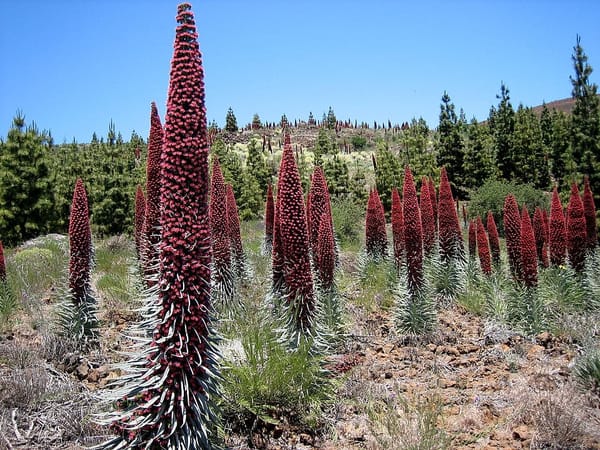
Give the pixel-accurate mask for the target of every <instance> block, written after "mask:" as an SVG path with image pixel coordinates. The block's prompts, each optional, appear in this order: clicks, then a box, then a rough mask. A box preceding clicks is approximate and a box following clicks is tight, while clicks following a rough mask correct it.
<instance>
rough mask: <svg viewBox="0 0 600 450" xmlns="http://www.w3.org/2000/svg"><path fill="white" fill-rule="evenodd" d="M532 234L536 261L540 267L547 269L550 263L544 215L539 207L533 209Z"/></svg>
mask: <svg viewBox="0 0 600 450" xmlns="http://www.w3.org/2000/svg"><path fill="white" fill-rule="evenodd" d="M533 234H534V236H535V248H536V251H537V257H538V261H539V263H540V264H541V265H542V267H548V266H549V265H550V261H548V250H547V245H546V244H547V242H546V230H545V227H544V215H543V213H542V210H541V208H539V207H537V208H535V213H534V214H533Z"/></svg>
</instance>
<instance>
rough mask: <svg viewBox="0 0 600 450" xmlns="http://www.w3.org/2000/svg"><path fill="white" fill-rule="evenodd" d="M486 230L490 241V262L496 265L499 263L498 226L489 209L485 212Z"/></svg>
mask: <svg viewBox="0 0 600 450" xmlns="http://www.w3.org/2000/svg"><path fill="white" fill-rule="evenodd" d="M486 224H487V232H488V238H489V241H490V251H491V253H492V262H493V263H494V265H496V266H498V265H499V264H500V238H499V236H498V227H496V221H495V220H494V215H493V214H492V212H491V211H488V214H487V221H486Z"/></svg>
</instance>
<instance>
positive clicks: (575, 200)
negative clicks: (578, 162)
mask: <svg viewBox="0 0 600 450" xmlns="http://www.w3.org/2000/svg"><path fill="white" fill-rule="evenodd" d="M566 228H567V253H568V256H569V264H570V265H571V267H572V268H573V270H575V272H578V273H581V272H583V269H584V268H585V254H586V250H587V230H586V221H585V214H584V211H583V202H582V201H581V197H580V196H579V189H578V188H577V184H576V183H573V184H572V185H571V197H570V198H569V206H568V207H567V223H566Z"/></svg>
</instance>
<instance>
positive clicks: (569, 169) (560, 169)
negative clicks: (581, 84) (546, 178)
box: [549, 110, 577, 187]
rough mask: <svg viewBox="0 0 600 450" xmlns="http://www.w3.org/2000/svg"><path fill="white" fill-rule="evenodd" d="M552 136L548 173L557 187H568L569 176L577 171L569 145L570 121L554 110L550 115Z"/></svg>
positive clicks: (564, 115)
mask: <svg viewBox="0 0 600 450" xmlns="http://www.w3.org/2000/svg"><path fill="white" fill-rule="evenodd" d="M550 117H551V120H552V135H551V140H550V142H551V144H550V150H549V151H550V158H549V159H550V172H551V174H552V177H553V178H554V182H555V183H556V184H557V185H558V186H562V187H566V186H568V180H569V179H570V178H571V177H570V176H569V174H573V175H574V174H575V173H576V171H577V168H576V165H575V163H574V161H573V153H572V151H571V145H570V142H569V141H570V126H571V119H570V117H569V116H567V115H566V114H565V113H564V112H562V111H558V110H554V111H552V114H551V115H550Z"/></svg>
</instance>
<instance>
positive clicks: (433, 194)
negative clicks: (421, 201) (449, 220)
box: [429, 177, 438, 233]
mask: <svg viewBox="0 0 600 450" xmlns="http://www.w3.org/2000/svg"><path fill="white" fill-rule="evenodd" d="M429 198H430V199H431V206H432V207H433V224H434V225H435V232H436V233H437V231H438V201H437V192H436V190H435V183H434V182H433V178H431V177H430V178H429Z"/></svg>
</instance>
